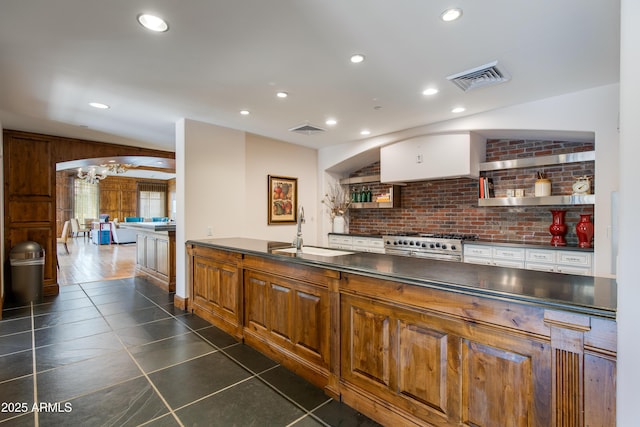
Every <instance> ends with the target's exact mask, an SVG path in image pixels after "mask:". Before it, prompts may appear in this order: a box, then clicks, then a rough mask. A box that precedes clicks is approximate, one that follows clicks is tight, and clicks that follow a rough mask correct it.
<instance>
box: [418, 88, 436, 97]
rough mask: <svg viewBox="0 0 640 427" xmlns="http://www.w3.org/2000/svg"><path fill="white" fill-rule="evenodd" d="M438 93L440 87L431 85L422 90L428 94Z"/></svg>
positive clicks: (424, 93)
mask: <svg viewBox="0 0 640 427" xmlns="http://www.w3.org/2000/svg"><path fill="white" fill-rule="evenodd" d="M436 93H438V89H436V88H433V87H430V88H429V89H425V90H423V91H422V94H423V95H426V96H431V95H435V94H436Z"/></svg>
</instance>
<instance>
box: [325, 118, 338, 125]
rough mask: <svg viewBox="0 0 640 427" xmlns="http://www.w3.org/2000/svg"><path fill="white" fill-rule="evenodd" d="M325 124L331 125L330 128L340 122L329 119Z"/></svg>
mask: <svg viewBox="0 0 640 427" xmlns="http://www.w3.org/2000/svg"><path fill="white" fill-rule="evenodd" d="M324 123H325V124H327V125H329V126H333V125H335V124H336V123H338V121H337V120H336V119H327V121H326V122H324Z"/></svg>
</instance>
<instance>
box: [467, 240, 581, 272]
mask: <svg viewBox="0 0 640 427" xmlns="http://www.w3.org/2000/svg"><path fill="white" fill-rule="evenodd" d="M464 262H467V263H472V264H484V265H496V266H500V267H511V268H524V269H527V270H537V271H550V272H554V273H566V274H581V275H591V274H592V271H593V254H592V253H591V252H582V251H572V250H570V249H538V248H518V247H513V246H501V245H476V244H465V245H464Z"/></svg>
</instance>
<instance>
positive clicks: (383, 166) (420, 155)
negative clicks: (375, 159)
mask: <svg viewBox="0 0 640 427" xmlns="http://www.w3.org/2000/svg"><path fill="white" fill-rule="evenodd" d="M485 150H486V140H485V139H484V138H483V137H481V136H480V135H477V134H474V133H473V132H456V133H447V134H434V135H423V136H417V137H414V138H410V139H407V140H404V141H400V142H396V143H394V144H391V145H387V146H385V147H382V148H380V181H381V182H388V183H393V182H408V181H426V180H435V179H446V178H459V177H470V178H478V176H479V166H480V163H481V162H484V161H485Z"/></svg>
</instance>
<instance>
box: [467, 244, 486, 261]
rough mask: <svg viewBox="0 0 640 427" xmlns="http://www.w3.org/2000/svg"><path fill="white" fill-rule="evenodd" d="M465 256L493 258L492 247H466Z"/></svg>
mask: <svg viewBox="0 0 640 427" xmlns="http://www.w3.org/2000/svg"><path fill="white" fill-rule="evenodd" d="M464 256H465V258H466V257H467V256H469V257H484V258H491V246H475V245H467V244H465V245H464Z"/></svg>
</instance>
